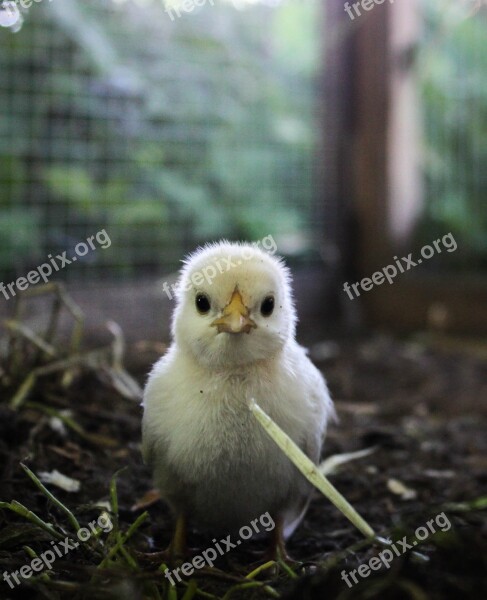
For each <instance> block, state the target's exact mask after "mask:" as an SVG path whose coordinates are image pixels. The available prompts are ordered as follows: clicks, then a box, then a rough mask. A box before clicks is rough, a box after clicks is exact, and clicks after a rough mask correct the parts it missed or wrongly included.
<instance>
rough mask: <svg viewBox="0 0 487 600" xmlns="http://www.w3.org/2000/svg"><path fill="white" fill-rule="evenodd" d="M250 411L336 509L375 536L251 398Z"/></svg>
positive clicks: (359, 527) (370, 535)
mask: <svg viewBox="0 0 487 600" xmlns="http://www.w3.org/2000/svg"><path fill="white" fill-rule="evenodd" d="M249 408H250V411H251V412H252V414H253V415H254V417H255V418H256V419H257V421H258V422H259V423H260V424H261V425H262V427H263V428H264V430H265V431H266V432H267V434H268V435H269V436H270V437H271V438H272V439H273V440H274V442H275V443H276V444H277V445H278V446H279V448H280V449H281V450H282V451H283V452H284V454H285V455H286V456H287V457H288V458H289V460H291V462H293V463H294V464H295V465H296V467H297V468H298V469H299V470H300V471H301V473H302V474H303V475H304V476H305V477H306V479H308V481H310V482H311V483H312V484H313V485H314V486H315V487H317V488H318V489H319V490H320V492H321V493H322V494H324V495H325V496H326V497H327V498H328V500H330V502H332V503H333V504H334V505H335V506H336V507H337V508H338V510H340V511H341V512H342V513H343V514H344V515H345V516H346V517H347V519H349V521H351V523H353V525H355V527H356V528H357V529H358V530H359V531H360V532H361V533H363V535H364V536H365V537H367V538H374V537H376V535H375V532H374V530H373V529H372V527H371V526H370V525H369V524H368V523H367V522H366V521H365V520H364V519H363V518H362V517H361V516H360V515H359V514H358V512H357V511H356V510H355V509H354V508H353V506H352V505H351V504H350V503H349V502H348V501H347V500H346V499H345V498H344V497H343V496H342V495H341V494H340V492H339V491H338V490H337V489H336V488H335V487H334V486H333V485H332V484H331V483H330V482H329V481H328V479H327V478H326V477H325V476H324V475H323V474H322V473H320V471H319V468H318V467H317V466H316V465H315V464H314V463H313V461H311V460H310V459H309V458H308V457H307V456H306V454H304V452H303V451H302V450H301V449H300V448H299V447H298V446H297V445H296V444H295V443H294V442H293V440H292V439H291V438H290V437H289V436H288V435H287V434H286V433H284V431H283V430H282V429H281V428H280V427H279V426H278V425H277V424H276V423H275V422H274V421H273V420H272V419H271V418H270V417H269V415H268V414H267V413H266V412H264V411H263V410H262V408H261V407H260V406H259V405H258V404H257V402H256V401H255V400H254V399H253V398H252V400H251V402H250V406H249Z"/></svg>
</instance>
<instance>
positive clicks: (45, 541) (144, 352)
mask: <svg viewBox="0 0 487 600" xmlns="http://www.w3.org/2000/svg"><path fill="white" fill-rule="evenodd" d="M160 351H161V347H157V345H155V344H152V343H151V344H148V345H147V344H146V345H141V346H140V352H139V360H138V363H137V367H136V372H135V373H133V374H134V375H135V377H136V378H137V379H138V380H139V382H140V383H141V384H142V383H143V381H144V378H145V376H146V373H147V371H148V369H149V367H150V365H151V363H152V362H153V361H154V360H155V359H156V358H157V356H158V353H159V352H160ZM311 356H312V358H313V359H314V361H315V362H316V364H317V365H318V366H319V367H320V368H321V369H322V370H323V372H324V374H325V376H326V378H327V380H328V382H329V386H330V388H331V392H332V395H333V398H334V399H335V402H336V406H337V409H338V415H339V418H340V422H339V423H338V424H336V425H333V426H332V427H331V428H330V430H329V434H328V437H327V441H326V445H325V453H324V456H325V457H326V456H330V455H332V454H341V453H349V452H353V451H357V450H361V449H365V448H374V451H373V452H372V453H371V454H369V455H368V456H365V457H363V458H361V459H358V460H354V461H351V462H348V463H346V464H344V465H342V466H341V467H340V468H339V469H338V470H337V472H336V473H334V474H333V475H331V476H330V479H331V481H332V482H333V484H334V485H335V486H336V487H337V488H338V490H340V491H341V492H342V493H343V494H344V495H345V497H346V498H347V499H348V500H349V501H350V502H351V503H352V505H353V506H354V507H355V508H356V510H357V511H358V512H359V513H360V514H361V515H363V516H364V517H365V519H366V520H367V521H368V522H369V523H370V525H371V526H372V527H373V528H374V529H375V530H376V531H377V532H378V533H380V534H381V535H384V536H390V537H391V538H392V539H393V540H403V536H407V539H408V543H410V544H411V545H413V543H414V541H417V545H415V546H414V549H409V550H407V551H405V552H404V553H402V552H401V553H400V555H399V556H398V555H397V553H396V555H395V556H394V558H393V560H392V561H391V563H390V565H389V568H386V567H385V566H384V565H383V564H382V566H381V567H380V568H378V569H377V570H372V569H369V572H368V574H367V576H363V577H362V576H360V574H359V571H357V569H358V568H359V567H360V566H361V565H364V564H369V561H370V560H371V559H372V558H373V557H376V556H378V554H379V553H380V552H381V551H383V550H384V548H382V547H380V546H379V545H377V544H371V543H369V542H365V543H364V540H363V537H362V536H361V534H360V533H359V532H358V531H357V530H356V529H355V528H354V527H353V526H352V525H351V524H350V523H349V522H348V521H347V520H346V519H345V518H344V517H343V516H342V515H341V514H339V512H338V511H337V509H336V508H334V507H333V506H332V505H331V504H330V502H329V501H328V500H327V499H326V498H324V497H323V496H321V495H320V494H319V493H318V492H317V493H316V496H315V499H314V500H313V502H312V505H311V508H310V510H309V512H308V514H307V516H306V518H305V520H304V522H303V524H302V525H301V526H300V527H299V529H298V530H297V532H296V533H295V535H294V536H293V538H292V539H291V540H290V542H289V544H288V550H289V553H290V555H291V556H292V557H293V558H294V559H295V560H297V561H300V562H301V563H302V564H301V565H300V566H296V567H293V569H292V570H290V569H286V568H285V567H284V566H282V565H280V566H279V567H273V568H268V569H266V570H264V571H262V572H261V573H260V574H259V575H256V576H255V577H254V576H252V577H251V578H248V577H247V578H246V575H248V574H249V573H251V571H252V570H253V569H254V568H255V566H256V564H257V563H258V561H259V558H260V556H261V554H262V551H263V548H264V542H263V541H260V540H256V541H250V542H248V543H246V544H244V545H242V546H240V547H239V548H238V549H235V550H232V551H231V552H230V553H228V554H227V555H225V556H224V557H222V558H221V559H220V560H219V561H218V562H217V564H216V567H217V568H216V569H215V570H213V571H211V572H209V571H208V570H206V569H202V570H201V571H199V572H198V574H197V576H195V577H193V578H188V579H187V580H185V581H183V583H181V584H179V585H178V586H177V588H173V587H172V586H170V585H169V583H168V581H167V580H166V579H165V578H164V575H163V574H162V572H161V570H160V569H158V567H159V563H157V562H155V559H154V557H153V556H151V554H152V553H154V552H157V551H160V550H162V549H163V548H165V547H166V546H167V544H168V542H169V539H170V536H171V528H172V520H171V516H170V514H169V512H168V510H167V509H166V508H165V507H164V506H163V504H162V503H161V502H160V501H156V502H151V501H150V497H148V496H147V494H148V492H150V490H151V488H152V484H151V474H150V472H149V471H148V470H147V469H146V468H145V467H144V465H143V463H142V459H141V454H140V418H141V411H140V407H139V405H138V402H136V401H134V400H133V399H128V398H124V397H123V396H122V395H121V394H120V393H119V392H117V391H116V390H114V389H113V387H112V386H111V385H109V384H108V383H107V382H106V381H101V380H100V377H99V376H98V375H97V374H96V373H95V372H94V371H93V370H92V371H89V370H81V371H80V372H79V373H78V375H77V377H76V378H75V379H74V381H72V382H71V383H70V385H69V386H67V387H64V386H63V385H62V382H61V378H60V376H59V375H51V376H47V377H43V378H42V380H41V381H40V382H39V383H38V384H37V385H36V386H35V387H34V388H33V390H32V392H31V393H30V395H29V397H28V402H26V403H24V404H23V405H22V407H21V408H19V409H17V410H13V409H12V408H10V407H9V399H10V398H11V396H12V393H13V391H15V390H14V388H13V387H12V388H4V389H1V388H0V392H1V402H0V469H1V471H0V482H1V484H0V485H1V488H0V500H1V501H3V502H4V503H11V502H12V501H16V502H18V503H21V504H22V505H23V506H25V507H26V508H27V509H28V510H30V511H32V512H33V513H35V514H36V515H37V516H38V517H40V518H41V519H42V520H43V521H45V522H49V523H51V524H52V525H53V526H54V528H56V530H57V531H59V532H61V533H62V534H63V535H68V534H69V535H70V536H71V537H73V529H72V527H71V525H70V523H69V521H68V520H67V518H66V513H65V512H63V510H62V509H61V508H60V507H59V506H56V504H55V502H53V501H52V499H51V500H50V499H48V498H47V497H46V495H45V493H43V492H42V491H41V490H40V489H39V488H38V487H36V485H35V484H34V483H33V481H31V480H30V479H29V477H28V476H27V475H26V473H25V472H24V471H23V470H22V468H21V466H20V463H24V464H26V465H28V467H29V468H30V469H31V470H32V471H33V472H34V473H36V474H39V473H40V472H43V471H48V472H50V471H53V470H58V471H59V472H60V473H62V474H64V475H67V476H69V477H70V478H73V479H75V480H77V481H79V482H80V489H79V491H78V492H66V491H64V490H62V489H59V488H57V487H56V486H53V485H49V484H46V485H47V487H48V488H49V490H50V491H51V492H52V493H53V494H54V495H55V496H56V498H57V499H58V500H59V501H61V502H62V503H63V504H64V505H65V506H66V507H68V508H69V509H70V510H71V511H72V514H73V515H75V516H76V519H77V520H78V521H79V522H80V524H81V525H86V524H87V523H88V522H89V521H92V520H93V519H94V518H95V519H96V517H97V516H98V515H99V514H100V510H101V509H100V508H99V507H98V508H97V507H96V506H95V504H97V503H100V502H105V503H107V502H108V501H109V500H110V481H111V478H112V477H113V475H114V473H115V472H116V471H117V470H118V469H121V468H125V470H123V471H122V472H121V473H119V475H118V477H117V482H118V486H117V490H118V493H117V498H118V519H117V517H116V515H114V514H113V510H114V507H113V502H112V506H111V510H112V518H113V519H114V521H115V522H116V527H115V528H114V530H113V531H112V533H110V534H108V535H107V534H105V533H104V532H102V533H101V534H100V535H99V541H100V543H99V545H98V546H96V547H95V545H94V544H92V545H90V544H87V545H86V546H84V545H81V546H80V547H79V548H77V549H76V550H74V549H73V550H72V551H70V552H69V553H68V554H67V555H65V556H63V557H60V558H57V560H55V562H54V564H53V566H52V569H51V570H50V571H47V569H45V570H44V571H43V572H41V573H36V574H35V576H33V577H30V578H28V579H26V580H25V581H23V582H21V584H20V585H14V587H13V589H12V588H11V587H10V586H9V585H7V583H6V582H5V581H4V578H2V576H0V598H1V599H2V600H3V599H7V598H12V599H16V598H50V599H64V598H70V599H71V600H75V599H84V598H90V599H96V598H102V599H108V598H117V600H124V599H125V598H127V599H130V600H136V599H139V598H140V599H142V598H168V599H169V600H175V599H176V598H183V599H184V600H190V598H193V597H194V598H225V600H226V599H228V598H230V597H232V598H249V599H252V598H272V597H281V598H283V599H287V600H290V599H293V600H294V599H296V600H298V599H308V598H309V599H320V600H321V599H323V598H327V599H330V600H332V599H335V598H336V599H340V600H344V599H349V598H354V599H355V598H360V599H366V598H367V599H370V598H381V599H382V598H383V599H391V600H392V599H394V600H402V599H404V600H406V599H411V600H426V599H428V600H440V599H441V600H442V599H450V598H451V599H452V600H453V599H454V600H458V599H460V598H462V599H471V600H483V599H485V598H487V518H486V516H487V512H486V511H487V430H486V424H487V368H486V367H487V346H483V345H482V344H477V343H469V344H467V343H463V342H462V343H460V342H458V341H455V340H451V339H447V338H445V339H442V338H438V337H431V336H422V337H418V336H417V337H414V338H408V339H402V340H399V339H393V338H390V337H388V336H382V335H377V334H375V335H367V336H364V337H361V338H360V339H356V340H353V341H350V340H347V341H344V340H335V341H333V342H331V341H328V342H324V343H322V344H319V345H317V346H315V347H313V348H312V352H311ZM42 407H44V409H42ZM45 407H50V408H49V410H50V411H51V412H50V413H49V411H46V410H45ZM65 410H69V411H70V412H69V413H65V412H62V411H65ZM60 411H61V412H60ZM48 413H49V414H48ZM56 415H58V416H59V415H65V416H66V415H68V418H69V422H68V421H66V423H64V425H62V424H60V421H59V419H58V418H57V419H56V418H55V416H56ZM73 423H74V426H73ZM112 499H113V490H112ZM0 506H1V508H0V573H5V572H7V573H12V572H15V571H16V570H18V569H20V568H21V567H22V566H23V565H25V564H27V563H30V562H31V560H32V557H33V556H35V555H40V554H41V553H43V552H45V551H46V550H47V549H49V548H50V547H51V541H52V540H53V537H52V535H50V533H49V532H48V531H46V530H45V529H44V530H43V529H42V528H40V527H39V526H38V524H35V523H33V522H32V519H30V520H29V518H25V517H23V516H20V515H19V514H18V513H16V512H13V511H12V509H11V508H8V507H6V506H5V504H2V505H0ZM105 506H106V507H108V504H105ZM145 510H147V511H148V516H147V518H146V519H145V520H144V521H143V522H142V523H141V524H140V526H139V527H138V528H137V529H136V531H134V532H133V534H132V535H130V537H129V538H128V539H126V537H127V534H128V533H130V534H131V533H132V532H130V530H129V528H130V527H131V526H132V525H133V524H134V522H135V521H136V520H137V518H138V517H140V516H141V515H142V514H143V512H144V511H145ZM438 515H443V517H445V518H446V519H447V521H445V519H444V518H443V517H442V520H441V523H440V521H438V522H437V521H435V519H438ZM432 519H433V520H432ZM428 521H429V522H430V526H431V527H430V529H431V528H433V529H434V531H435V532H434V533H433V532H432V531H429V532H428V531H427V534H426V536H424V531H425V529H424V527H426V526H427V522H428ZM446 522H448V523H449V524H450V525H451V527H449V528H447V527H446V526H445V523H446ZM440 525H441V527H440ZM417 528H422V529H421V534H422V535H421V537H425V539H424V541H418V540H417V539H416V540H415V538H414V533H415V530H416V529H417ZM442 529H443V530H444V531H442ZM124 536H125V537H124ZM418 537H420V535H419V534H418ZM207 543H208V541H207V540H205V539H204V538H203V537H202V536H201V535H199V534H198V533H197V532H193V534H192V535H191V538H190V545H191V546H192V547H193V548H194V551H195V552H196V553H198V552H200V551H201V550H202V549H204V548H206V545H205V544H207ZM210 543H211V542H210ZM117 544H118V546H117ZM398 546H399V548H401V547H402V546H401V544H400V543H399V542H398ZM396 547H397V546H396ZM107 555H109V556H108V558H107ZM100 563H102V564H101V566H100ZM370 564H371V565H372V564H373V563H370ZM375 564H376V563H375ZM354 570H355V573H354V576H355V578H356V579H357V583H356V584H355V583H354V581H353V577H352V575H348V580H349V582H350V583H351V586H349V585H348V584H347V583H346V581H345V579H344V577H343V575H342V573H343V572H344V571H345V575H347V574H349V573H350V572H352V571H354ZM362 572H363V573H365V572H366V570H365V569H362ZM190 579H193V580H194V582H192V583H190V582H189V580H190Z"/></svg>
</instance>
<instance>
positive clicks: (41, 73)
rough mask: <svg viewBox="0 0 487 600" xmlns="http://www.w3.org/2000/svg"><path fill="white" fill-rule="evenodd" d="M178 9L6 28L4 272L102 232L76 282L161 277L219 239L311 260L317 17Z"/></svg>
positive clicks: (0, 84)
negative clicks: (268, 246) (266, 242)
mask: <svg viewBox="0 0 487 600" xmlns="http://www.w3.org/2000/svg"><path fill="white" fill-rule="evenodd" d="M168 7H170V5H165V4H164V3H162V2H159V1H157V2H156V1H152V2H151V1H147V0H145V1H144V2H142V1H139V0H127V1H115V0H84V1H83V2H80V1H77V0H62V1H61V0H53V1H52V2H48V1H47V0H44V2H39V3H37V4H33V5H32V6H31V7H30V8H29V9H28V10H25V9H22V6H21V5H17V10H20V14H19V15H18V21H17V23H16V24H15V25H14V26H11V27H9V28H5V29H3V30H0V114H2V115H3V117H2V119H1V122H0V186H1V194H0V267H1V268H2V270H4V271H6V272H13V273H14V274H15V273H19V272H25V271H27V270H28V269H29V268H30V267H31V266H32V265H34V264H38V262H39V261H40V260H43V259H44V258H45V257H46V256H47V255H48V253H49V254H52V255H53V256H54V255H56V254H57V253H60V252H63V251H67V255H68V256H73V255H74V254H75V252H74V249H75V247H76V245H77V244H78V243H79V242H83V241H86V239H87V238H88V237H89V236H92V235H94V234H96V233H97V232H99V231H100V230H102V229H103V230H105V231H106V232H107V234H108V235H109V236H110V238H111V240H112V242H113V243H112V245H111V248H110V251H109V252H89V253H87V254H86V255H85V256H83V257H78V267H77V268H76V270H66V273H65V276H66V277H68V278H69V277H75V278H80V277H86V278H87V277H90V278H93V277H107V276H114V277H134V276H137V275H140V274H142V273H160V272H164V271H167V270H169V269H172V268H174V266H175V265H176V264H177V262H178V261H179V260H180V258H181V256H182V254H183V253H184V252H186V251H188V250H189V249H191V248H193V247H194V246H195V245H197V244H199V243H202V242H204V241H206V240H208V239H215V238H216V239H218V238H220V237H228V238H231V239H239V238H245V239H259V238H261V237H263V236H265V235H269V234H274V235H275V234H276V232H278V233H277V237H278V238H279V239H278V240H277V241H278V243H279V244H280V250H281V251H283V252H290V253H292V254H295V255H299V256H303V257H309V256H310V254H311V253H312V249H313V247H314V245H313V243H312V242H313V236H316V234H317V232H318V230H319V228H320V225H321V223H319V222H317V220H316V218H315V213H314V212H313V206H314V205H315V203H316V201H317V197H318V194H319V190H318V185H317V180H316V178H315V177H314V173H315V165H316V152H315V141H316V135H317V128H316V127H315V121H316V114H315V109H314V107H315V104H316V94H315V92H316V77H317V74H318V69H319V27H318V23H319V21H320V19H319V18H318V17H319V15H320V13H321V7H320V6H319V4H318V3H317V2H306V3H305V2H300V1H299V0H298V1H289V2H285V3H283V4H282V6H279V7H277V8H276V7H272V6H265V5H262V4H253V3H251V4H249V5H246V4H245V3H242V4H241V5H239V6H238V7H237V8H236V7H235V5H234V4H233V3H225V2H219V3H216V2H211V3H208V4H207V5H206V6H202V7H201V8H200V9H199V10H197V11H195V12H194V13H185V14H181V16H180V17H178V18H174V15H172V16H171V14H169V13H168V10H167V9H168ZM5 8H6V7H5V5H4V9H5ZM2 19H4V21H5V12H4V13H3V17H2ZM4 24H5V23H4Z"/></svg>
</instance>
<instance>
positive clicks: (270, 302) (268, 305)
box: [260, 296, 274, 317]
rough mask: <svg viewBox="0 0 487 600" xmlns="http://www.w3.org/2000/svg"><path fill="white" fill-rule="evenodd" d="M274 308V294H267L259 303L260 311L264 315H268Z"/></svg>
mask: <svg viewBox="0 0 487 600" xmlns="http://www.w3.org/2000/svg"><path fill="white" fill-rule="evenodd" d="M273 310H274V296H267V297H266V298H264V300H263V301H262V304H261V305H260V312H261V313H262V316H264V317H270V316H271V315H272V312H273Z"/></svg>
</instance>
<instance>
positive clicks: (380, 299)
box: [325, 0, 487, 334]
mask: <svg viewBox="0 0 487 600" xmlns="http://www.w3.org/2000/svg"><path fill="white" fill-rule="evenodd" d="M351 4H353V3H351ZM363 5H365V6H368V7H369V10H367V11H363V10H362V14H361V16H360V17H355V18H354V19H353V20H352V19H351V18H350V17H349V15H348V14H347V12H346V11H345V10H344V2H343V1H342V0H330V2H329V4H328V7H327V8H328V10H327V35H326V36H325V37H328V36H329V37H331V39H332V40H333V39H334V37H335V41H336V43H334V44H333V45H332V48H331V49H330V48H329V49H328V52H327V54H326V55H325V56H326V73H327V95H326V98H327V113H326V116H325V136H326V140H327V144H328V147H329V148H331V149H332V152H333V151H334V152H335V154H334V156H333V158H332V159H330V158H328V159H327V160H326V161H325V172H326V173H327V176H328V178H329V182H328V185H327V187H326V189H325V193H326V194H327V199H328V200H330V199H331V200H332V201H333V202H335V203H337V205H338V206H340V207H341V210H342V211H345V213H346V215H347V216H348V218H345V219H344V221H345V222H347V221H348V223H355V226H354V227H351V228H349V229H348V236H347V234H345V235H344V236H343V241H344V242H345V243H344V244H342V248H344V250H343V252H342V255H343V256H344V260H343V265H342V266H343V268H342V274H343V281H349V282H350V283H352V282H356V281H359V280H361V279H362V278H364V277H370V276H371V275H372V274H373V273H374V272H376V271H380V270H381V269H382V268H384V267H386V266H387V265H389V264H394V260H393V257H394V256H407V255H408V254H409V252H411V250H412V242H411V234H412V232H413V228H414V225H415V223H416V219H417V217H418V214H419V211H420V209H421V203H422V198H423V191H422V174H421V165H420V164H419V161H420V159H421V146H420V144H421V131H420V130H419V124H420V122H421V120H420V118H419V101H418V98H417V89H416V82H415V79H414V71H413V69H412V68H411V67H412V63H413V61H412V59H413V57H414V49H415V46H416V43H417V39H418V35H419V33H420V26H421V22H420V12H419V2H418V0H408V1H407V2H396V3H393V4H391V3H389V2H383V3H380V4H379V3H374V2H373V0H370V1H369V0H364V2H363ZM337 31H341V32H342V35H341V36H339V38H338V40H336V32H337ZM432 241H433V240H432ZM350 248H351V249H352V252H351V253H350V251H349V250H348V249H350ZM342 285H343V283H342ZM340 293H341V294H343V292H342V291H340ZM344 302H352V300H349V299H348V298H347V297H346V296H345V299H344ZM353 302H357V303H358V302H362V306H363V308H364V311H365V316H366V319H367V321H368V322H369V323H371V324H374V325H378V326H386V327H388V328H394V329H399V330H414V329H424V328H426V327H433V328H436V329H441V330H446V331H455V332H463V333H473V334H478V333H482V332H483V333H486V332H487V281H485V280H484V281H482V280H480V281H479V279H478V278H477V279H476V280H471V279H470V280H469V279H466V278H462V277H461V276H454V277H452V276H447V275H445V276H439V277H437V276H428V275H425V274H424V270H416V271H415V270H412V271H411V272H410V273H407V274H404V275H401V276H400V277H398V278H397V279H396V280H395V282H394V283H393V284H392V285H390V284H388V283H387V282H386V283H384V284H383V285H381V286H380V287H377V286H375V287H374V288H373V289H372V290H371V291H369V292H362V293H361V299H360V300H353Z"/></svg>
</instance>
